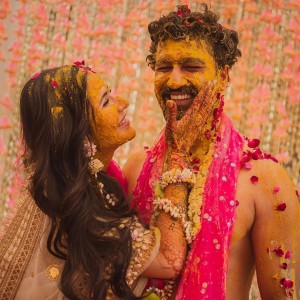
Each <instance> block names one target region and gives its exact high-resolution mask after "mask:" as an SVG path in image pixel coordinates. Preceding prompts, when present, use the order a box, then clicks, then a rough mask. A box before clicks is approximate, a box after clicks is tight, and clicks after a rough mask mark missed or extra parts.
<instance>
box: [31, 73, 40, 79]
mask: <svg viewBox="0 0 300 300" xmlns="http://www.w3.org/2000/svg"><path fill="white" fill-rule="evenodd" d="M40 74H41V72H37V73H35V74H33V75H32V77H31V78H30V79H35V78H37V77H38V76H39V75H40Z"/></svg>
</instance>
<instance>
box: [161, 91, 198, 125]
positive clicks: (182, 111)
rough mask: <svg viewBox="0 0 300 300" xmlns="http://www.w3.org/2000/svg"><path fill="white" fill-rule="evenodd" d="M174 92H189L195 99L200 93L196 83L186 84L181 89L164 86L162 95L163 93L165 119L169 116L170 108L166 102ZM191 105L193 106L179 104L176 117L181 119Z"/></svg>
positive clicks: (162, 105)
mask: <svg viewBox="0 0 300 300" xmlns="http://www.w3.org/2000/svg"><path fill="white" fill-rule="evenodd" d="M172 92H174V93H180V94H187V95H189V96H190V98H192V99H193V100H194V98H195V97H196V96H197V94H198V90H197V88H196V87H195V86H194V85H185V86H183V87H180V88H179V89H171V88H169V87H165V88H163V89H162V90H161V91H160V95H161V99H162V103H161V107H162V110H163V115H164V118H165V120H167V118H168V110H167V106H166V102H167V100H171V93H172ZM173 101H174V100H173ZM175 102H176V101H175ZM190 106H191V104H190V105H187V106H180V105H177V114H176V119H177V120H180V119H181V118H182V117H183V116H184V114H185V112H186V111H187V110H188V109H189V107H190Z"/></svg>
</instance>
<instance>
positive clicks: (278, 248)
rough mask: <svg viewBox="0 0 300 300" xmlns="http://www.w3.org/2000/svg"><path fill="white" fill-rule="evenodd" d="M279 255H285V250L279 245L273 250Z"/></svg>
mask: <svg viewBox="0 0 300 300" xmlns="http://www.w3.org/2000/svg"><path fill="white" fill-rule="evenodd" d="M273 251H274V252H275V253H276V254H277V255H278V256H279V257H283V256H284V252H283V250H282V249H281V248H280V247H277V248H275V249H274V250H273Z"/></svg>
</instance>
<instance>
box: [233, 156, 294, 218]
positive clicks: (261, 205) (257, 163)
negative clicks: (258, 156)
mask: <svg viewBox="0 0 300 300" xmlns="http://www.w3.org/2000/svg"><path fill="white" fill-rule="evenodd" d="M238 190H240V194H242V195H245V197H246V198H247V197H248V199H250V201H253V204H254V206H255V211H256V213H258V212H259V211H261V210H262V211H265V210H271V211H273V210H274V209H275V210H276V205H277V206H278V205H279V204H280V203H283V202H284V203H285V205H289V206H290V207H291V206H292V207H296V206H297V204H298V201H297V196H296V191H295V187H294V185H293V183H292V181H291V178H290V177H289V175H288V173H287V171H286V170H285V168H284V167H283V166H282V165H281V164H279V163H276V162H274V161H273V160H271V159H264V160H254V161H251V169H248V170H247V169H245V168H242V169H241V171H240V175H239V181H238ZM279 202H280V203H279Z"/></svg>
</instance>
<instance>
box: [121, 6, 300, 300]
mask: <svg viewBox="0 0 300 300" xmlns="http://www.w3.org/2000/svg"><path fill="white" fill-rule="evenodd" d="M202 7H203V11H201V12H191V11H190V10H189V8H188V7H187V6H185V5H182V6H178V10H177V12H171V13H169V14H168V15H167V16H163V17H161V18H160V19H159V20H157V21H154V22H152V23H150V25H149V27H148V29H149V32H150V35H151V40H152V44H151V47H150V55H148V57H147V60H148V63H149V65H150V66H151V67H152V69H153V70H154V71H155V93H156V97H157V100H158V102H159V104H160V106H161V108H162V111H163V113H164V116H165V118H166V115H167V110H166V101H167V100H168V99H170V100H173V101H174V102H175V103H176V104H177V108H178V113H177V118H178V119H180V118H181V117H182V116H183V115H184V114H185V112H186V111H187V109H188V108H189V107H190V105H191V103H192V102H193V100H194V98H195V96H196V95H197V94H198V93H199V92H200V93H201V89H202V87H203V86H204V85H205V84H207V82H209V81H213V82H215V93H214V95H213V96H212V99H211V101H212V103H216V106H215V109H214V110H213V113H210V114H211V115H210V116H209V119H208V120H209V121H207V123H206V125H205V126H204V127H203V129H202V131H201V134H200V135H199V136H198V139H197V141H196V142H195V144H194V146H193V148H192V149H191V153H190V157H191V159H190V160H191V168H193V170H194V172H195V174H196V183H195V185H194V187H192V188H191V190H190V194H189V199H188V206H189V208H188V212H187V218H188V224H187V227H188V230H187V241H188V242H189V243H190V252H189V255H188V258H187V262H186V267H185V270H184V272H183V274H182V277H181V279H180V283H179V285H178V286H177V292H176V299H228V300H236V299H239V300H240V299H248V298H249V290H250V287H251V283H252V279H253V275H254V272H255V269H256V273H257V280H258V285H259V289H260V293H261V297H262V299H286V298H293V299H300V247H299V240H300V225H299V224H300V208H299V202H298V198H297V195H296V193H295V190H294V187H293V185H292V183H291V181H290V179H289V177H288V175H287V173H286V172H285V170H284V169H283V168H282V167H281V166H280V165H279V164H278V163H277V161H276V159H275V158H274V157H272V156H271V155H270V154H267V153H263V152H262V151H261V150H260V149H259V140H257V139H253V140H249V139H247V138H246V139H245V138H242V136H241V135H240V134H239V133H238V132H237V131H236V130H235V129H234V128H233V127H232V124H231V122H230V120H229V119H228V118H227V117H226V115H225V114H224V113H223V105H224V96H222V93H223V92H224V91H225V89H226V87H227V85H228V82H229V75H228V74H229V70H230V69H231V68H232V66H233V65H234V63H235V62H236V61H237V58H238V57H239V56H241V52H240V50H239V49H238V48H237V44H238V35H237V33H236V32H235V31H233V30H228V29H226V28H224V27H223V26H221V25H220V24H219V23H218V17H217V16H216V15H215V14H214V13H213V12H212V11H210V10H209V9H208V8H207V6H206V5H204V4H203V5H202ZM190 121H191V122H193V119H191V120H190ZM196 125H197V124H196ZM163 135H164V133H163V134H162V136H161V137H160V138H159V139H158V141H157V142H156V144H155V145H154V147H153V148H152V149H151V150H150V151H148V152H147V153H137V154H133V155H132V157H131V158H130V159H129V161H128V163H127V164H126V165H125V167H124V172H125V175H126V176H127V178H128V179H129V188H130V190H133V189H134V186H135V185H136V188H135V190H134V193H133V205H134V206H135V207H136V208H137V209H138V211H139V212H140V214H141V217H142V218H143V219H144V220H145V222H150V219H151V213H152V210H153V207H154V206H153V203H152V202H153V199H154V198H155V196H156V195H157V192H155V189H156V182H157V180H159V178H160V177H159V176H160V175H161V170H162V165H163V163H164V156H165V150H164V149H165V147H164V146H165V145H164V136H163ZM133 170H134V172H133ZM150 190H151V191H150ZM170 247H171V245H170ZM156 291H158V289H156ZM157 293H158V294H159V293H160V295H163V293H164V292H163V289H162V291H160V292H159V291H158V292H157ZM164 297H166V293H165V296H164Z"/></svg>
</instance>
